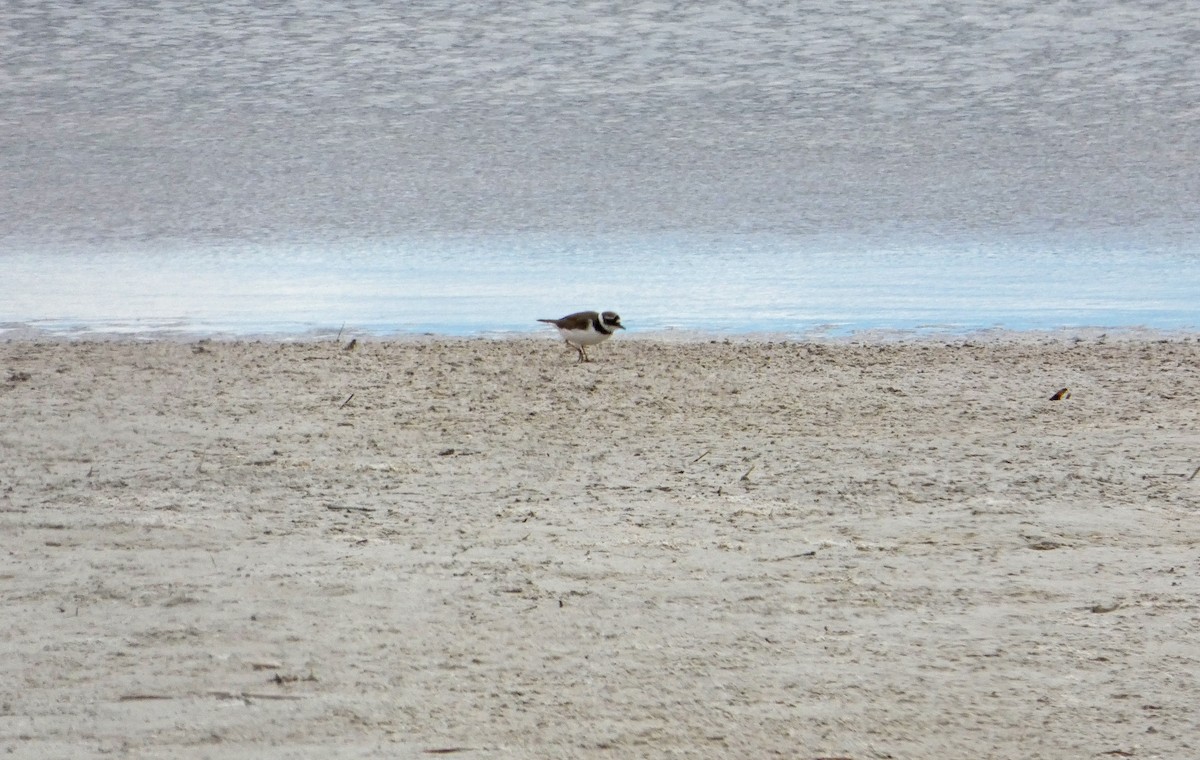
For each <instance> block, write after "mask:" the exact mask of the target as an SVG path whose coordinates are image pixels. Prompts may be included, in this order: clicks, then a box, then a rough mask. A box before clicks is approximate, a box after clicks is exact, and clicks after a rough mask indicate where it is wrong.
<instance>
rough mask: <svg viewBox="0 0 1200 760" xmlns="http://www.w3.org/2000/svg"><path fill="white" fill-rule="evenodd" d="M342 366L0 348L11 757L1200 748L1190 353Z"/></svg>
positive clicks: (269, 354)
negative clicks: (1063, 391)
mask: <svg viewBox="0 0 1200 760" xmlns="http://www.w3.org/2000/svg"><path fill="white" fill-rule="evenodd" d="M346 343H347V341H340V342H337V343H334V342H332V341H321V342H307V343H294V342H254V341H244V340H243V341H228V342H226V341H219V340H199V341H187V342H184V341H136V340H121V341H44V342H43V341H18V340H11V339H9V340H2V339H0V422H2V424H0V556H2V557H3V558H4V562H3V565H0V576H2V577H3V581H4V582H3V584H2V585H0V604H2V605H3V608H4V609H5V611H6V617H7V621H6V622H7V628H6V630H5V634H4V637H3V642H4V646H5V649H6V652H7V653H8V655H9V656H7V657H5V658H3V659H2V660H0V683H5V684H9V685H10V688H9V689H7V690H2V691H3V696H2V698H0V748H2V749H3V750H4V751H6V752H7V753H8V754H9V756H12V757H17V758H22V757H30V758H33V757H52V756H71V757H82V756H99V755H106V754H119V755H122V756H126V757H161V756H166V755H170V756H174V757H181V758H206V757H212V756H216V755H220V756H221V757H227V758H235V759H236V758H247V759H249V758H260V757H284V756H292V755H295V754H319V755H321V756H325V757H334V758H343V757H344V758H361V757H397V756H399V757H421V756H426V755H428V754H431V753H451V752H452V753H453V754H456V755H461V756H463V757H501V756H519V757H536V758H543V757H544V758H561V757H577V758H587V759H590V758H597V759H598V758H609V757H612V756H613V753H614V752H616V753H617V754H619V755H628V756H638V757H648V758H659V757H662V758H666V757H681V756H696V757H712V756H731V757H760V756H767V755H771V754H777V755H782V756H794V757H851V758H855V759H856V760H857V759H858V758H871V757H886V756H891V757H984V756H986V757H993V758H1001V759H1003V758H1013V759H1014V760H1016V759H1017V758H1021V759H1022V760H1023V759H1024V758H1028V757H1030V756H1031V755H1044V756H1047V757H1093V756H1101V755H1109V754H1126V755H1128V754H1132V755H1135V756H1137V757H1183V756H1188V755H1189V754H1193V751H1194V749H1195V746H1194V745H1195V738H1194V724H1195V720H1194V706H1195V704H1196V703H1197V702H1198V701H1200V680H1197V679H1196V678H1194V677H1192V676H1191V675H1190V674H1191V673H1195V672H1200V626H1197V625H1196V622H1197V620H1198V619H1200V604H1198V603H1197V601H1196V599H1195V596H1194V594H1193V593H1191V591H1190V590H1191V589H1193V588H1194V586H1195V582H1196V580H1197V578H1200V564H1198V563H1197V559H1196V552H1195V548H1196V536H1197V531H1198V529H1200V474H1198V472H1200V453H1198V452H1200V340H1198V339H1196V336H1195V335H1192V334H1189V335H1187V336H1184V337H1182V338H1180V339H1178V340H1163V339H1158V338H1155V339H1149V340H1143V339H1129V340H1117V339H1112V340H1110V339H1108V338H1105V339H1103V340H1101V339H1095V340H1079V341H1076V340H1074V339H1067V340H1054V341H1038V340H1034V341H1012V342H984V341H964V342H956V343H953V344H947V343H944V342H939V341H931V342H901V343H891V344H884V343H861V342H860V343H845V344H841V343H839V344H831V343H821V342H796V341H787V342H769V341H766V342H764V341H735V340H731V341H726V340H723V339H716V340H708V341H687V342H670V341H662V340H653V339H643V338H641V337H640V336H639V337H637V338H635V339H627V336H621V337H620V338H618V339H616V340H613V341H609V342H606V343H604V344H602V345H601V346H598V347H597V349H595V350H593V352H592V353H593V358H594V360H595V361H594V362H593V363H590V364H583V365H580V364H576V363H575V360H574V351H571V350H570V349H567V348H566V347H565V346H562V345H561V344H558V341H557V339H555V338H554V336H547V337H545V338H540V337H539V338H533V337H530V338H528V339H525V338H522V339H514V340H500V341H495V340H481V339H428V340H412V341H408V340H398V341H380V340H374V339H370V340H365V341H360V342H359V345H358V346H357V348H356V350H354V351H347V350H345V348H346V346H345V344H346ZM1063 387H1069V388H1070V389H1071V395H1070V396H1069V397H1068V398H1065V399H1062V400H1060V401H1051V400H1050V396H1051V395H1052V394H1054V393H1055V392H1056V391H1057V390H1059V389H1060V388H1063Z"/></svg>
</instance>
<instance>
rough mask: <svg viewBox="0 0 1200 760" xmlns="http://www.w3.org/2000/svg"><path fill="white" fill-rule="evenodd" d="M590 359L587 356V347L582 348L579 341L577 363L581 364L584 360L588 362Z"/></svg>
mask: <svg viewBox="0 0 1200 760" xmlns="http://www.w3.org/2000/svg"><path fill="white" fill-rule="evenodd" d="M590 361H591V359H589V358H588V355H587V349H586V348H584V347H583V344H582V343H581V344H580V345H579V363H580V364H583V363H584V362H590Z"/></svg>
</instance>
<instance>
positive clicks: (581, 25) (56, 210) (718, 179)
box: [0, 0, 1200, 333]
mask: <svg viewBox="0 0 1200 760" xmlns="http://www.w3.org/2000/svg"><path fill="white" fill-rule="evenodd" d="M0 51H2V52H0V103H3V108H0V207H2V208H3V209H4V213H3V214H0V266H3V268H4V270H5V271H6V275H5V276H3V277H0V321H3V322H8V323H31V324H39V325H45V326H50V327H56V328H62V327H63V326H66V325H75V326H82V327H88V326H93V327H97V328H112V327H120V328H121V329H133V330H147V329H157V328H159V327H162V326H173V327H177V328H179V329H198V330H227V331H232V332H235V333H236V332H253V331H262V330H267V331H272V332H280V331H282V332H287V331H291V330H307V329H313V328H328V327H329V326H331V325H333V326H337V325H341V324H343V323H348V324H350V325H353V326H356V327H358V328H361V329H364V330H372V331H384V332H386V331H389V330H400V331H404V330H434V331H445V332H453V333H469V332H479V331H487V330H490V329H499V330H509V329H525V327H524V326H525V325H527V324H528V320H529V319H530V318H532V317H537V316H547V315H549V316H554V315H556V314H557V313H560V312H563V311H564V310H568V309H570V308H574V307H584V306H588V307H591V306H598V307H603V306H611V307H614V308H619V309H621V310H623V313H625V314H627V317H626V319H627V321H629V322H630V323H631V324H641V325H644V326H652V327H664V326H666V327H672V326H680V327H688V328H699V329H716V330H732V331H738V330H759V329H769V330H777V329H778V330H783V331H809V330H817V329H822V326H824V325H832V326H835V327H836V329H843V330H854V329H865V328H873V327H879V326H883V327H894V328H898V329H909V328H912V327H913V326H920V325H928V324H934V325H951V326H960V327H961V326H966V327H980V326H985V327H986V326H991V325H997V324H998V325H1002V326H1008V327H1015V328H1017V329H1023V328H1026V327H1031V326H1061V325H1075V324H1091V325H1149V326H1158V327H1171V328H1173V327H1179V326H1195V325H1196V323H1197V321H1198V320H1197V319H1196V316H1195V307H1194V306H1193V305H1192V304H1195V303H1198V302H1200V288H1198V287H1197V282H1198V280H1200V275H1198V274H1197V270H1198V269H1200V266H1198V260H1200V259H1198V256H1200V254H1198V252H1200V246H1198V244H1197V243H1198V241H1200V224H1198V219H1197V209H1200V168H1198V166H1200V162H1197V161H1196V160H1195V156H1197V155H1200V6H1195V7H1194V6H1193V4H1188V3H1162V2H1116V1H1115V0H1102V1H1100V2H1095V3H1079V2H1065V1H1064V2H1055V1H1050V2H1046V1H1045V0H1037V1H1036V2H1035V1H1034V0H1022V1H1019V2H958V3H923V2H900V1H899V0H873V1H872V2H854V1H853V0H851V1H850V2H833V1H832V0H820V1H816V2H807V3H783V2H776V3H770V2H766V3H757V2H711V3H674V2H624V3H617V2H557V1H556V2H533V3H516V4H513V3H478V4H463V5H462V6H461V7H459V6H448V5H446V4H444V3H422V2H415V3H411V2H410V3H378V2H361V3H359V2H346V1H345V0H342V1H336V0H335V1H332V2H292V3H250V2H227V1H225V2H213V3H185V2H179V1H172V0H163V1H161V2H132V0H129V1H127V2H122V1H121V0H114V1H113V2H105V3H95V4H81V3H75V2H56V1H55V0H41V1H39V2H23V1H22V0H9V2H8V3H6V4H5V8H4V10H3V11H2V12H0ZM481 311H482V312H486V313H488V314H489V315H492V316H489V317H488V318H483V319H481V318H479V317H478V316H477V315H478V313H479V312H481ZM547 312H548V313H547ZM464 315H468V316H464Z"/></svg>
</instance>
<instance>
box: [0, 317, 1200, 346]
mask: <svg viewBox="0 0 1200 760" xmlns="http://www.w3.org/2000/svg"><path fill="white" fill-rule="evenodd" d="M1193 337H1200V327H1182V328H1157V327H1145V326H1140V325H1133V326H1117V327H1105V326H1087V325H1085V326H1078V327H1056V328H1047V329H1041V328H1038V329H1014V328H1005V327H993V328H971V329H962V330H959V329H951V328H932V327H931V328H928V329H901V328H864V329H861V330H853V331H840V330H828V329H823V328H814V329H810V330H806V331H801V332H771V331H754V330H746V331H738V332H731V331H708V330H694V329H665V330H651V329H647V330H639V329H636V328H634V329H633V330H632V331H627V332H625V333H622V334H621V335H619V336H618V338H617V339H619V340H621V341H646V342H661V343H709V342H729V343H780V342H784V343H795V344H804V343H815V344H826V345H852V344H856V343H878V344H919V343H938V342H942V343H946V344H956V343H978V342H984V343H1028V342H1051V343H1052V342H1062V341H1097V340H1116V341H1131V340H1132V341H1138V340H1144V341H1153V340H1188V339H1190V338H1193ZM355 339H356V340H358V341H360V342H366V341H370V342H373V343H408V342H435V341H471V340H481V341H521V340H542V339H549V340H561V338H559V337H558V335H557V334H555V333H554V331H552V330H546V329H543V328H539V327H532V328H530V329H529V330H526V331H498V332H476V333H467V334H461V335H460V334H447V333H436V332H421V331H400V332H391V333H373V332H368V331H364V330H358V329H345V328H341V329H333V328H317V329H313V330H307V331H295V332H259V333H252V332H251V333H242V332H203V331H188V330H179V331H176V330H154V329H148V330H103V329H91V328H80V329H78V330H70V329H46V328H41V327H37V326H33V325H29V324H27V323H20V322H16V323H6V324H0V342H26V343H38V342H46V343H57V342H66V343H71V342H84V343H87V342H99V343H110V342H115V343H121V342H129V343H155V342H166V343H196V342H202V341H210V342H217V343H241V342H246V343H292V344H306V343H325V342H337V341H341V342H349V341H350V340H355Z"/></svg>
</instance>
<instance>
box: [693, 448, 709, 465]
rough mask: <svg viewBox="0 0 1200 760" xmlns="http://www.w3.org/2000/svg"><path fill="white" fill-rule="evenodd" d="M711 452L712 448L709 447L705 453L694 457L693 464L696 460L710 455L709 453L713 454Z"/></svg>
mask: <svg viewBox="0 0 1200 760" xmlns="http://www.w3.org/2000/svg"><path fill="white" fill-rule="evenodd" d="M711 453H712V449H709V450H708V451H706V452H704V453H703V454H701V455H700V456H698V457H696V458H695V459H693V460H692V464H695V463H696V462H699V461H700V460H701V459H703V458H704V457H706V456H708V455H709V454H711Z"/></svg>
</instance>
